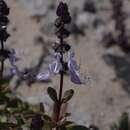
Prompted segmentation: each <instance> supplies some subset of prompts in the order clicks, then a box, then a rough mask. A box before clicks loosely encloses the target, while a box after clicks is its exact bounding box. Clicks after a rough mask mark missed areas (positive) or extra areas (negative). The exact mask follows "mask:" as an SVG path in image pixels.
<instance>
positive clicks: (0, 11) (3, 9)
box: [0, 0, 9, 15]
mask: <svg viewBox="0 0 130 130" xmlns="http://www.w3.org/2000/svg"><path fill="white" fill-rule="evenodd" d="M0 15H9V8H8V6H7V4H6V3H5V2H4V1H3V0H1V1H0Z"/></svg>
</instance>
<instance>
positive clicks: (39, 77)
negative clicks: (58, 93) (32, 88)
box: [36, 71, 50, 81]
mask: <svg viewBox="0 0 130 130" xmlns="http://www.w3.org/2000/svg"><path fill="white" fill-rule="evenodd" d="M49 78H50V72H49V71H47V72H45V73H44V72H43V73H39V74H38V75H37V76H36V79H37V80H39V81H46V80H49Z"/></svg>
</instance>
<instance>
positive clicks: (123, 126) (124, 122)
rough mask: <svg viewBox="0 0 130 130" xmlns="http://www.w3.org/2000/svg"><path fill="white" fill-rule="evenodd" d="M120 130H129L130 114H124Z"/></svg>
mask: <svg viewBox="0 0 130 130" xmlns="http://www.w3.org/2000/svg"><path fill="white" fill-rule="evenodd" d="M119 129H121V130H129V117H128V113H126V112H124V113H123V114H122V116H121V119H120V121H119Z"/></svg>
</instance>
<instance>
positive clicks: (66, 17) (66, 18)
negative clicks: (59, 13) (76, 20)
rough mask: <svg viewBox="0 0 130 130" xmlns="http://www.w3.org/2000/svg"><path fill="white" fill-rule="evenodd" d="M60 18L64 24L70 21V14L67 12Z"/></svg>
mask: <svg viewBox="0 0 130 130" xmlns="http://www.w3.org/2000/svg"><path fill="white" fill-rule="evenodd" d="M61 18H62V21H63V22H64V24H69V23H71V16H70V15H69V14H68V15H66V16H64V17H61Z"/></svg>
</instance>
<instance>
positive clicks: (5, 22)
mask: <svg viewBox="0 0 130 130" xmlns="http://www.w3.org/2000/svg"><path fill="white" fill-rule="evenodd" d="M8 23H9V19H8V18H7V17H6V16H0V26H6V25H8Z"/></svg>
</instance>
